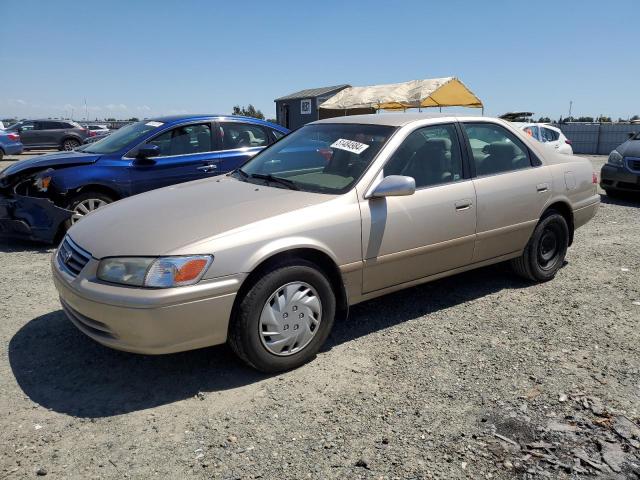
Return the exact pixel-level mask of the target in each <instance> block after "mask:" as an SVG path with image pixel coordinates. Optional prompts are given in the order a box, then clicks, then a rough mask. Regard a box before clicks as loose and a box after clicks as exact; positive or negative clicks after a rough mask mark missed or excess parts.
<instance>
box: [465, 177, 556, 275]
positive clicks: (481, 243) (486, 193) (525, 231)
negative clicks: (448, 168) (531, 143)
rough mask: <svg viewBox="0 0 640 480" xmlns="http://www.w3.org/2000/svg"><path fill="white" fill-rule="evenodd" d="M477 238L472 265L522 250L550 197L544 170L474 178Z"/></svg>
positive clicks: (549, 187) (548, 181) (548, 184)
mask: <svg viewBox="0 0 640 480" xmlns="http://www.w3.org/2000/svg"><path fill="white" fill-rule="evenodd" d="M473 182H474V184H475V189H476V194H477V212H478V228H477V232H478V237H477V243H476V251H475V255H474V259H473V260H474V262H477V261H481V260H485V259H489V258H494V257H498V256H500V255H506V254H508V253H512V252H516V251H519V250H522V249H523V248H524V247H525V245H526V244H527V242H528V241H529V237H530V236H531V233H532V232H533V229H534V228H535V226H536V224H537V222H538V217H539V215H540V213H541V212H542V209H543V208H544V206H545V204H546V202H547V200H548V199H549V197H550V195H551V182H552V179H551V174H550V172H549V170H548V169H547V167H544V166H543V167H537V168H526V169H523V170H515V171H512V172H506V173H503V174H499V175H492V176H488V177H481V178H476V179H475V180H474V181H473Z"/></svg>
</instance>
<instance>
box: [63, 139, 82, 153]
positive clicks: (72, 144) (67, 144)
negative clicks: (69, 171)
mask: <svg viewBox="0 0 640 480" xmlns="http://www.w3.org/2000/svg"><path fill="white" fill-rule="evenodd" d="M78 145H79V143H78V142H73V141H66V142H64V145H62V146H63V148H64V149H65V150H66V151H69V150H73V149H74V148H77V147H78Z"/></svg>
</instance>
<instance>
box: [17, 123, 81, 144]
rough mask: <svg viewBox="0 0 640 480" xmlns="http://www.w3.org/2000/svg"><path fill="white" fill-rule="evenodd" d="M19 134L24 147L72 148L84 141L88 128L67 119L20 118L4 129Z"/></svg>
mask: <svg viewBox="0 0 640 480" xmlns="http://www.w3.org/2000/svg"><path fill="white" fill-rule="evenodd" d="M6 131H7V132H14V133H17V134H19V135H20V139H21V141H22V144H23V145H24V148H25V149H30V148H57V149H58V150H66V151H69V150H73V149H74V148H78V147H79V146H80V145H82V142H84V139H85V138H87V137H88V136H89V135H90V133H89V130H87V129H86V128H84V127H82V126H81V125H79V124H78V123H76V122H72V121H69V120H22V121H20V122H18V123H16V124H14V125H11V126H10V127H9V128H7V130H6Z"/></svg>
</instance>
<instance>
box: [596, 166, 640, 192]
mask: <svg viewBox="0 0 640 480" xmlns="http://www.w3.org/2000/svg"><path fill="white" fill-rule="evenodd" d="M600 187H602V188H603V189H604V190H620V191H625V192H640V173H633V172H630V171H629V170H627V169H626V168H625V167H616V166H614V165H610V164H608V163H606V164H604V165H603V166H602V169H601V170H600Z"/></svg>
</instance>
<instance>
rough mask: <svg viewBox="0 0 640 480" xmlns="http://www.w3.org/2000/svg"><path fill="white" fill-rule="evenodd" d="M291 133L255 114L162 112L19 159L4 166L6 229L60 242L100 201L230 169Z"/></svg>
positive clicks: (0, 209) (0, 190)
mask: <svg viewBox="0 0 640 480" xmlns="http://www.w3.org/2000/svg"><path fill="white" fill-rule="evenodd" d="M287 133H288V130H287V129H285V128H283V127H281V126H280V125H275V124H272V123H269V122H265V121H263V120H258V119H255V118H247V117H237V116H221V115H190V116H187V115H181V116H171V117H161V118H154V119H151V120H143V121H141V122H136V123H132V124H129V125H127V126H125V127H122V128H121V129H119V130H118V131H116V132H114V133H112V134H111V135H109V136H108V137H106V138H104V139H103V140H100V141H98V142H95V143H91V144H88V145H83V146H82V147H80V148H78V149H76V150H75V151H72V152H60V153H53V154H48V155H41V156H38V157H34V158H31V159H28V160H22V161H19V162H16V163H15V164H13V165H11V166H9V167H7V168H6V169H4V170H3V171H2V172H0V235H3V236H12V237H20V238H24V239H30V240H36V241H43V242H53V241H55V239H56V238H58V237H59V236H60V234H61V233H63V232H64V231H65V230H66V229H67V228H68V227H70V226H71V225H72V224H73V223H75V222H76V221H78V220H80V219H81V218H82V217H83V216H84V215H87V214H88V213H90V212H91V211H93V210H95V209H97V208H100V207H101V206H104V205H106V204H108V203H111V202H114V201H116V200H119V199H121V198H124V197H128V196H130V195H135V194H138V193H142V192H146V191H148V190H152V189H155V188H160V187H165V186H168V185H173V184H176V183H182V182H188V181H190V180H197V179H200V178H205V177H210V176H214V175H219V174H222V173H226V172H230V171H232V170H235V169H236V168H237V167H239V166H240V165H242V164H243V163H244V162H245V161H246V160H248V159H250V158H251V157H252V156H253V155H255V154H256V153H258V152H259V151H260V150H262V149H263V148H265V147H266V146H268V145H270V144H272V143H274V142H275V141H276V140H278V139H279V138H281V137H283V136H284V135H286V134H287Z"/></svg>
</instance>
